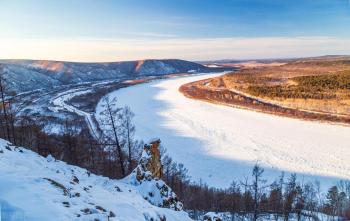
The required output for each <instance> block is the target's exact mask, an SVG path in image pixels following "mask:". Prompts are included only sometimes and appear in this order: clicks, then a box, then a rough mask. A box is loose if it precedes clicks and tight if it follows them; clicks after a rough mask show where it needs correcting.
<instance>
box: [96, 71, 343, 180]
mask: <svg viewBox="0 0 350 221" xmlns="http://www.w3.org/2000/svg"><path fill="white" fill-rule="evenodd" d="M217 75H218V74H205V75H196V76H187V77H175V78H170V79H164V80H157V81H153V82H150V83H145V84H140V85H136V86H131V87H128V88H123V89H120V90H117V91H114V92H112V93H110V94H109V95H108V96H113V97H117V99H118V103H119V106H124V105H128V106H130V108H131V110H132V111H133V112H134V113H135V118H134V122H135V124H136V130H137V131H136V135H137V138H142V139H143V140H145V141H147V140H148V139H149V138H151V137H159V138H161V140H162V144H163V146H164V147H166V148H167V151H168V153H169V154H170V156H172V158H173V159H174V160H175V161H177V162H181V163H183V164H184V165H185V167H186V168H188V169H189V173H190V176H191V177H192V179H193V180H194V181H199V180H200V179H201V180H203V181H204V182H206V183H207V184H209V185H211V186H216V187H227V186H229V185H230V183H231V182H232V181H233V180H243V179H244V177H247V176H250V174H251V169H252V167H253V165H254V164H255V163H256V162H258V163H259V164H261V165H262V166H263V167H264V168H265V176H266V178H268V179H269V180H271V181H272V180H273V178H275V177H276V178H277V176H279V175H280V173H281V171H285V172H287V173H288V172H296V173H297V174H298V179H299V180H304V181H313V180H315V179H318V180H320V181H322V183H323V184H327V185H329V184H330V183H334V182H335V181H336V180H339V179H342V178H343V179H350V127H347V126H341V125H332V124H326V123H319V122H309V121H302V120H297V119H290V118H285V117H278V116H273V115H268V114H264V113H258V112H254V111H249V110H243V109H236V108H231V107H225V106H220V105H214V104H210V103H205V102H202V101H196V100H192V99H189V98H186V97H184V96H183V95H182V94H181V93H180V92H179V91H178V88H179V87H180V86H181V85H183V84H185V83H188V82H192V81H196V80H201V79H205V78H209V77H214V76H217ZM100 111H101V104H99V105H98V106H97V108H96V116H97V118H98V113H99V112H100Z"/></svg>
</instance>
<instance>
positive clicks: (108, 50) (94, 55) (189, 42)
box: [0, 36, 350, 61]
mask: <svg viewBox="0 0 350 221" xmlns="http://www.w3.org/2000/svg"><path fill="white" fill-rule="evenodd" d="M0 48H1V50H0V58H2V59H9V58H23V59H25V58H28V59H48V60H70V61H117V60H137V59H149V58H180V59H187V60H211V59H225V58H232V59H248V58H276V57H305V56H317V55H325V54H350V39H346V38H335V37H322V36H321V37H319V36H314V37H293V38H290V37H265V38H187V39H186V38H184V39H182V38H173V39H167V38H164V39H125V38H123V39H0Z"/></svg>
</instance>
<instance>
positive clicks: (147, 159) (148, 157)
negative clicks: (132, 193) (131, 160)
mask: <svg viewBox="0 0 350 221" xmlns="http://www.w3.org/2000/svg"><path fill="white" fill-rule="evenodd" d="M159 146H160V139H152V140H151V141H150V142H149V143H148V144H145V146H144V149H143V153H145V154H142V157H141V159H140V163H139V166H138V167H137V168H136V169H137V175H136V178H137V180H138V181H142V180H143V179H144V178H145V177H144V176H145V171H149V172H150V173H151V175H152V178H153V179H156V180H159V179H160V178H161V177H162V175H163V166H162V163H161V159H160V158H161V157H160V152H159Z"/></svg>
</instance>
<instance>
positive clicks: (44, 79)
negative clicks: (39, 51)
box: [0, 59, 223, 92]
mask: <svg viewBox="0 0 350 221" xmlns="http://www.w3.org/2000/svg"><path fill="white" fill-rule="evenodd" d="M0 66H2V69H0V72H1V71H2V75H3V77H4V78H5V80H6V81H7V85H8V87H10V89H12V90H14V91H17V92H23V91H31V90H35V89H42V88H44V89H45V88H51V87H54V86H60V85H64V84H78V83H85V82H92V81H101V80H112V79H121V78H137V77H141V76H153V75H155V76H159V75H166V74H172V73H188V72H189V73H196V72H211V71H222V70H223V68H209V67H206V66H203V65H201V64H198V63H194V62H190V61H184V60H178V59H167V60H139V61H121V62H106V63H81V62H63V61H47V60H0ZM0 68H1V67H0ZM0 74H1V73H0Z"/></svg>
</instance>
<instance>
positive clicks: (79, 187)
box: [0, 139, 191, 221]
mask: <svg viewBox="0 0 350 221" xmlns="http://www.w3.org/2000/svg"><path fill="white" fill-rule="evenodd" d="M141 192H142V191H141V189H140V187H139V186H137V185H133V184H131V183H130V178H129V179H128V180H124V181H123V180H111V179H108V178H106V177H102V176H97V175H94V174H90V173H89V172H88V171H87V170H85V169H81V168H79V167H75V166H70V165H67V164H66V163H64V162H61V161H56V160H55V159H53V158H52V157H50V156H49V157H47V158H44V157H41V156H39V155H37V154H36V153H34V152H32V151H29V150H26V149H24V148H18V147H14V146H11V145H10V144H9V143H8V142H7V141H5V140H2V139H0V205H1V211H2V214H1V215H2V217H3V218H5V220H6V218H8V219H7V220H16V221H20V220H21V221H24V220H25V221H40V220H59V221H61V220H62V221H66V220H100V221H104V220H124V221H133V220H135V221H142V220H146V221H147V220H154V221H156V220H165V219H164V217H165V218H166V220H167V221H186V220H191V219H190V218H189V217H188V214H187V213H185V212H183V211H174V210H171V209H166V208H160V207H156V206H153V205H151V204H150V203H149V202H148V201H146V200H145V199H144V198H143V196H142V193H141ZM10 218H11V219H10Z"/></svg>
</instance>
